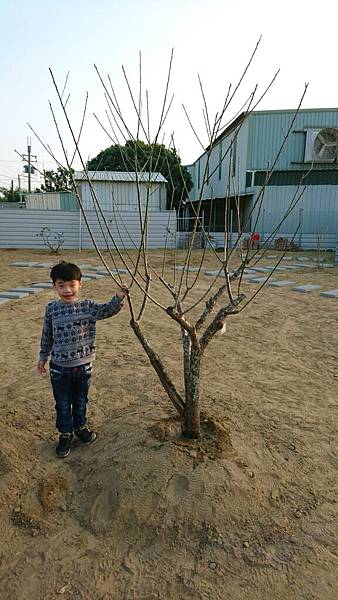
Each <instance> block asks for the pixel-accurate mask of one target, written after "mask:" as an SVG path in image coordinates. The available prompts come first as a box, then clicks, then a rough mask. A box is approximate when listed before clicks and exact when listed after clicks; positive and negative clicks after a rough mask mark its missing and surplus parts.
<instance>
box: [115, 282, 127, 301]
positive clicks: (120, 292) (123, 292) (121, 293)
mask: <svg viewBox="0 0 338 600" xmlns="http://www.w3.org/2000/svg"><path fill="white" fill-rule="evenodd" d="M127 294H129V289H128V286H127V285H126V284H125V283H121V285H120V286H119V287H118V288H117V291H116V296H117V297H118V298H120V299H121V300H123V298H124V297H125V296H127Z"/></svg>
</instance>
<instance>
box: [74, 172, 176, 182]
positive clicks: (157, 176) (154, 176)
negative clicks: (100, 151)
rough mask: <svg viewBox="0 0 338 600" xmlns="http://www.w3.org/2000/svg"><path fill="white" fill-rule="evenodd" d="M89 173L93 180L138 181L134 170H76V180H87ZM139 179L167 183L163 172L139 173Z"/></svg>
mask: <svg viewBox="0 0 338 600" xmlns="http://www.w3.org/2000/svg"><path fill="white" fill-rule="evenodd" d="M87 175H88V177H89V179H90V180H91V181H136V175H137V174H136V173H135V172H134V171H131V172H129V171H88V172H87V174H86V173H85V172H84V171H75V173H74V179H75V181H86V180H87ZM138 181H143V182H149V181H150V182H151V183H154V182H156V183H167V180H166V179H165V177H163V175H162V174H161V173H155V172H154V173H146V172H142V173H138Z"/></svg>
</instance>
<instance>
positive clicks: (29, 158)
mask: <svg viewBox="0 0 338 600" xmlns="http://www.w3.org/2000/svg"><path fill="white" fill-rule="evenodd" d="M31 143H32V142H31V138H27V154H21V153H20V152H18V151H17V150H14V152H16V153H17V154H18V155H19V156H21V158H22V160H23V161H24V162H26V163H27V164H26V165H24V171H25V173H27V175H28V193H29V194H30V193H31V191H32V190H31V188H32V186H31V175H32V174H33V175H34V173H35V170H36V169H35V167H33V166H32V163H36V162H38V159H37V156H36V155H35V154H32V146H31Z"/></svg>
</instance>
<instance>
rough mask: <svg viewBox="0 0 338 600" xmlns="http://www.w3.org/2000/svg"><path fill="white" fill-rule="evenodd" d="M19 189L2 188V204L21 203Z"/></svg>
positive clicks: (0, 193) (0, 196)
mask: <svg viewBox="0 0 338 600" xmlns="http://www.w3.org/2000/svg"><path fill="white" fill-rule="evenodd" d="M20 200H21V198H20V192H19V188H16V189H13V188H10V189H8V188H4V187H0V202H20Z"/></svg>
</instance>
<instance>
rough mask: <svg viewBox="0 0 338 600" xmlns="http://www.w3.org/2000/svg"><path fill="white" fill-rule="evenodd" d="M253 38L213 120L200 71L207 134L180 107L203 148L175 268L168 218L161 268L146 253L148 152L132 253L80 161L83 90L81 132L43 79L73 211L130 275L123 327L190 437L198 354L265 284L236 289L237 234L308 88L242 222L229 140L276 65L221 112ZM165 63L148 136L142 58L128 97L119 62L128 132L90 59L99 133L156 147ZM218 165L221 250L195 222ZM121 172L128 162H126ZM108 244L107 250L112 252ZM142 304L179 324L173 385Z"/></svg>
mask: <svg viewBox="0 0 338 600" xmlns="http://www.w3.org/2000/svg"><path fill="white" fill-rule="evenodd" d="M258 44H259V42H258ZM258 44H257V46H256V48H255V49H254V51H253V53H252V55H251V56H250V59H249V61H248V64H247V65H246V66H245V68H244V70H243V73H242V75H241V76H240V78H239V80H238V82H237V83H236V84H235V85H234V86H229V88H228V90H227V92H226V96H225V99H224V101H223V102H222V105H221V108H220V110H219V111H218V112H217V113H216V115H215V116H214V117H213V118H211V116H210V111H209V108H208V104H207V100H206V94H205V92H204V88H203V85H202V82H201V80H200V78H199V87H200V93H201V101H202V114H203V119H204V126H205V132H206V136H207V143H206V144H205V143H203V142H201V137H202V136H201V134H198V133H197V128H196V127H195V126H194V125H193V123H192V119H191V117H190V116H189V112H188V110H187V109H186V107H183V109H184V112H185V114H186V116H187V121H188V126H189V127H190V128H191V129H192V131H193V133H194V135H195V136H196V139H197V140H198V142H199V143H200V144H201V146H202V148H203V151H205V164H204V168H203V172H202V173H201V187H200V190H199V196H198V199H197V201H196V202H191V201H190V200H189V199H188V194H186V195H184V194H182V198H181V202H180V206H179V210H180V207H181V206H182V205H183V203H186V204H187V205H188V206H189V209H190V213H191V215H192V216H193V225H192V228H191V231H190V233H189V241H188V243H187V247H186V250H185V256H184V260H183V265H180V270H178V267H179V265H177V235H178V234H177V232H176V230H175V231H173V230H172V227H171V226H170V224H169V221H168V227H167V234H166V241H165V244H164V249H163V260H162V267H161V268H160V269H158V268H155V267H154V265H153V264H152V256H151V253H149V250H148V247H147V230H148V223H149V211H150V203H151V176H152V174H153V173H154V172H156V160H155V157H154V156H153V155H152V154H150V157H149V156H147V157H145V159H144V160H142V159H140V156H142V154H140V152H135V160H134V176H135V179H136V183H135V186H136V190H137V201H138V217H139V228H140V243H139V244H138V245H137V248H136V250H137V251H136V253H131V252H129V251H128V248H127V247H126V244H125V243H124V242H123V236H122V235H119V234H118V235H117V236H116V235H115V236H114V235H112V231H111V221H112V219H110V220H109V219H107V218H106V216H105V214H104V212H103V210H102V208H101V206H100V202H99V199H98V198H97V194H96V192H95V189H94V186H93V185H92V181H91V177H90V175H89V173H88V171H87V169H86V162H85V160H84V159H83V155H82V153H81V150H80V137H81V132H82V126H83V121H84V115H85V111H86V106H87V98H86V102H85V108H84V115H83V119H82V124H81V129H80V133H79V134H78V135H76V133H75V131H74V128H73V125H72V123H71V120H70V117H69V112H68V108H67V106H66V105H67V102H64V100H63V95H64V91H65V90H64V89H63V92H62V93H61V92H60V87H59V86H58V84H57V82H56V81H55V78H54V75H53V73H52V71H51V77H52V80H53V84H54V86H55V90H56V93H57V97H58V101H59V103H60V107H61V110H62V113H63V117H64V119H65V123H66V126H67V129H68V132H69V133H70V135H71V139H72V143H73V149H72V151H71V152H70V153H69V152H67V149H66V148H65V144H64V141H63V140H64V136H63V135H62V133H61V128H60V125H59V122H58V120H57V118H56V115H55V111H54V109H53V107H52V105H51V104H50V109H51V113H52V116H53V120H54V124H55V127H56V130H57V132H58V136H59V140H60V143H61V147H62V150H63V156H64V159H63V160H64V161H65V167H64V168H66V169H67V171H69V172H70V174H71V178H72V185H73V189H74V193H75V194H76V195H77V198H78V202H79V206H80V210H81V211H82V213H83V217H84V220H85V222H86V224H87V227H88V231H89V233H90V236H91V239H92V242H93V245H94V247H95V249H96V251H97V253H98V255H99V256H100V259H101V261H102V263H103V264H104V266H105V267H106V269H107V271H108V272H109V273H110V275H111V277H112V279H113V280H114V281H115V282H116V283H117V284H119V279H118V275H116V274H115V273H114V272H113V271H112V269H111V266H110V261H112V263H113V266H114V269H115V267H116V263H115V260H116V256H118V258H119V260H120V261H121V262H122V264H123V266H124V268H125V269H126V270H127V272H128V274H129V282H128V283H129V289H130V293H129V295H128V306H129V311H130V325H131V328H132V330H133V331H134V333H135V335H136V337H137V338H138V340H139V342H140V344H141V346H142V348H143V349H144V351H145V353H146V354H147V356H148V358H149V361H150V363H151V365H152V366H153V368H154V369H155V371H156V373H157V375H158V377H159V380H160V382H161V384H162V386H163V388H164V390H165V391H166V393H167V395H168V397H169V398H170V400H171V402H172V404H173V405H174V407H175V408H176V410H177V411H178V413H179V415H180V417H181V423H182V433H183V435H185V436H187V437H190V438H197V437H199V435H200V428H201V423H200V421H201V419H200V413H201V408H200V389H199V384H200V373H201V365H202V359H203V357H204V354H205V350H206V348H207V347H208V345H209V343H210V342H211V340H212V339H213V338H214V337H215V335H216V334H217V333H224V331H225V326H226V321H227V319H228V318H229V317H232V316H233V315H236V314H239V313H242V312H243V311H244V310H245V308H246V307H247V306H248V305H249V304H250V302H251V301H252V300H253V298H255V297H256V296H257V294H259V293H260V292H261V290H262V288H263V286H264V285H265V283H266V282H265V283H264V284H262V285H260V286H259V288H258V289H257V290H256V291H255V292H254V293H250V294H249V296H248V295H247V293H244V291H243V285H242V284H243V274H244V272H245V269H246V268H247V267H248V265H254V264H256V263H257V262H258V260H259V256H258V252H257V250H254V249H253V248H252V245H251V241H250V239H249V241H248V243H247V244H246V248H245V250H244V248H243V243H242V242H243V239H244V232H245V231H246V230H247V225H248V222H249V221H250V220H253V225H252V227H251V229H252V231H254V230H255V228H256V224H257V221H258V218H259V215H260V212H261V210H262V203H263V199H264V193H265V189H266V186H267V184H268V183H269V181H270V178H271V176H272V174H273V172H274V169H275V166H276V163H277V160H278V158H279V156H280V154H281V152H282V150H283V148H284V146H285V144H286V141H287V139H288V136H289V134H290V132H291V130H292V127H293V124H294V121H295V118H296V115H297V112H298V110H299V108H300V105H301V102H302V99H303V97H304V94H305V91H306V86H305V90H304V93H303V95H302V98H301V101H300V103H299V106H298V109H297V110H296V111H295V114H294V116H293V118H292V119H291V120H290V125H289V128H288V130H287V131H286V132H285V133H284V135H283V140H282V143H281V146H280V148H279V150H278V153H277V154H276V156H275V158H274V160H273V162H272V164H271V165H270V167H269V169H268V171H267V174H266V179H265V182H264V184H263V186H262V188H261V190H260V192H259V194H258V196H257V197H256V200H255V202H254V205H253V206H252V207H251V210H250V214H248V215H247V216H246V220H245V222H241V212H240V197H239V191H240V190H239V183H238V182H236V181H235V179H234V178H233V177H232V165H233V162H234V161H235V160H236V157H235V156H234V145H235V142H236V139H237V137H238V136H239V134H240V131H241V128H242V127H243V124H244V123H245V121H246V119H247V118H248V116H249V115H250V114H251V112H252V111H253V110H254V109H255V108H256V107H257V105H258V103H259V102H260V100H261V99H262V98H263V97H264V96H265V94H266V93H267V92H268V90H269V89H270V87H271V85H272V84H273V83H274V81H275V79H276V76H277V73H276V74H274V76H273V77H272V79H271V81H270V82H269V83H268V84H267V85H266V87H265V89H263V91H262V92H261V93H260V94H258V88H257V86H255V88H254V89H253V90H251V91H250V93H249V94H248V95H247V98H246V100H245V101H244V103H243V105H242V107H241V109H240V110H239V111H238V113H237V114H235V115H233V116H232V119H230V120H229V118H228V114H229V111H230V110H231V107H232V104H233V102H234V98H235V96H237V94H238V91H239V90H240V89H241V86H242V84H243V80H244V78H245V75H246V73H247V71H248V69H249V67H250V65H251V62H252V60H253V57H254V55H255V53H256V51H257V47H258ZM172 61H173V55H171V59H170V63H169V69H168V76H167V80H166V84H165V91H164V96H163V102H162V106H161V109H160V116H159V120H158V123H157V125H156V128H155V130H154V131H153V133H152V134H151V121H150V110H149V94H148V91H145V92H143V86H142V64H141V58H140V63H139V86H138V91H137V93H136V95H134V93H133V91H132V88H131V85H130V83H129V79H128V76H127V73H126V70H125V69H124V68H123V75H124V78H125V82H126V85H127V89H128V92H129V95H130V99H131V104H132V107H133V111H134V114H135V117H136V128H135V129H136V130H135V133H133V131H132V127H131V126H130V125H129V124H128V123H127V121H126V117H125V115H124V114H123V111H122V109H121V105H120V102H119V99H118V96H117V93H116V91H115V89H114V87H113V85H112V82H111V79H110V77H109V76H108V79H107V81H105V80H104V79H103V77H102V76H101V74H100V72H99V70H98V69H97V67H95V68H96V71H97V74H98V77H99V80H100V82H101V85H102V87H103V91H104V95H105V99H106V103H107V110H106V121H107V123H104V122H103V121H102V119H100V118H99V117H98V116H97V115H95V118H96V120H97V121H98V123H99V124H100V126H101V127H102V128H103V130H104V131H105V132H106V134H107V136H108V137H109V139H110V140H111V141H112V142H113V143H114V144H119V145H122V144H121V142H122V143H123V142H125V141H126V140H127V139H128V140H133V141H134V143H135V148H138V141H139V140H140V139H141V137H142V138H143V139H144V140H145V141H146V142H147V144H153V145H154V146H155V144H157V143H158V141H159V139H160V137H161V136H162V143H163V139H164V125H165V123H166V119H167V116H168V113H169V111H170V109H171V106H172V101H173V96H172V95H171V94H170V92H169V90H170V76H171V70H172ZM67 78H68V76H67ZM68 97H69V96H68ZM67 100H68V98H67ZM230 122H231V123H233V124H234V126H233V128H232V130H231V136H229V138H227V144H226V147H225V148H224V151H222V152H221V153H220V154H219V155H218V158H217V160H216V162H215V160H214V152H213V151H214V149H215V147H216V146H217V144H218V140H219V137H220V136H221V134H222V133H223V132H224V131H225V129H226V127H227V126H228V125H229V123H230ZM31 129H32V128H31ZM32 130H33V129H32ZM33 131H34V130H33ZM34 133H35V132H34ZM36 135H37V134H36ZM37 137H38V139H39V140H40V141H41V143H42V144H43V145H44V147H45V148H46V149H47V151H48V152H49V153H50V154H51V156H53V157H54V158H55V155H54V154H53V153H52V151H51V150H50V148H49V146H47V145H46V144H44V143H43V142H42V140H41V139H40V138H39V136H37ZM204 137H205V134H204ZM169 144H172V145H173V146H174V136H173V134H171V135H170V137H169ZM140 147H141V144H140ZM138 149H139V148H138ZM75 154H76V155H77V157H78V159H79V161H80V163H81V165H82V168H83V171H84V173H85V175H86V180H87V182H88V184H89V187H90V190H91V196H92V201H93V205H94V208H95V211H96V215H97V219H98V222H99V223H100V228H101V231H102V234H103V236H104V239H105V244H106V248H107V250H108V251H109V259H106V257H105V256H104V255H103V253H102V251H101V249H100V248H99V246H98V243H97V241H96V239H95V237H94V235H93V232H92V230H91V227H90V224H89V221H88V217H87V214H86V210H85V209H84V206H83V203H82V199H81V196H80V195H79V192H78V189H77V187H76V185H75V181H74V177H73V174H72V169H71V166H72V161H73V159H74V155H75ZM69 155H73V158H72V159H71V160H70V159H69V158H68V156H69ZM122 159H123V156H122ZM57 162H58V164H59V165H61V162H59V161H57ZM129 164H130V163H129ZM220 165H227V169H228V181H227V184H226V189H225V190H224V192H225V216H224V250H223V251H222V255H220V254H219V253H218V252H216V251H215V249H214V247H213V244H212V240H211V239H210V236H209V233H208V227H207V226H206V224H205V223H203V220H202V216H201V206H202V200H203V198H204V190H205V188H206V186H207V185H208V184H209V182H210V179H211V177H212V175H213V173H214V172H215V171H216V170H217V169H218V168H219V167H220ZM126 170H128V169H127V168H126ZM144 178H146V180H147V182H148V192H147V195H146V199H145V200H144V199H143V198H142V196H141V191H140V182H141V179H142V180H143V181H144ZM303 192H304V185H303V180H302V181H301V182H300V184H299V186H298V188H297V190H296V192H295V194H294V195H293V197H292V198H290V204H289V207H288V210H287V211H286V213H285V215H284V216H283V218H282V219H281V220H280V222H279V223H278V224H277V226H276V228H275V230H274V231H273V232H272V233H271V234H270V236H269V237H268V238H267V239H266V240H262V243H261V247H260V252H261V253H262V252H263V254H264V250H265V248H268V247H269V245H271V243H272V242H273V240H274V238H275V236H276V235H277V233H278V231H279V229H280V226H281V225H282V223H283V222H284V220H285V219H286V218H287V217H288V215H289V214H290V213H291V211H292V210H293V209H294V208H295V206H296V205H297V203H298V201H299V199H300V197H301V196H302V194H303ZM231 198H232V201H233V202H234V201H235V205H236V211H237V221H238V235H237V238H236V240H235V241H234V240H232V239H231V235H230V234H229V219H230V199H231ZM212 201H213V200H212V198H211V200H210V202H211V203H212ZM118 217H119V213H118V206H115V208H114V216H113V220H115V221H116V223H117V222H118ZM120 226H121V228H124V227H125V225H124V223H123V221H121V219H120ZM296 233H297V231H295V235H296ZM198 236H202V238H203V245H204V249H203V250H202V251H201V252H199V253H198V264H197V267H196V266H195V267H194V269H193V268H192V263H193V260H194V264H196V258H194V252H195V250H194V249H195V245H196V239H197V237H198ZM130 241H131V246H133V245H134V246H135V241H134V240H133V239H131V240H130ZM128 245H129V244H128ZM112 250H114V252H113V251H112ZM207 252H208V253H209V252H212V253H213V254H214V257H215V260H216V261H217V264H218V268H217V271H216V273H215V276H214V277H212V279H211V280H209V282H208V285H207V286H206V289H204V291H203V292H200V291H199V290H200V287H198V286H197V283H198V282H199V281H200V278H201V275H202V269H203V264H204V262H205V258H206V253H207ZM282 258H283V255H281V256H280V259H279V260H278V262H277V263H276V264H275V265H274V268H273V269H272V271H271V273H270V275H269V277H271V276H272V275H273V273H274V269H275V268H276V267H277V266H278V264H279V262H280V261H281V260H282ZM172 264H174V268H173V267H172ZM269 277H268V278H267V280H268V279H269ZM155 281H156V282H157V283H160V284H161V286H162V289H163V294H160V295H156V294H155V293H154V291H153V282H155ZM133 286H137V287H138V288H139V290H140V291H141V301H140V302H139V303H138V304H137V305H136V301H135V295H134V294H133V293H132V291H133ZM157 287H158V286H156V288H157ZM168 297H170V298H171V301H170V305H169V306H168V302H166V301H165V298H168ZM149 303H153V304H155V305H156V306H157V307H158V308H159V309H160V311H161V314H162V317H159V318H158V320H157V321H156V322H155V323H154V327H155V328H158V329H160V328H161V320H162V319H165V318H169V319H172V320H173V321H174V322H175V323H177V326H178V327H179V328H180V332H181V340H182V350H181V351H180V353H182V355H183V359H182V365H183V366H182V370H183V376H182V383H181V384H177V383H176V382H174V381H173V379H172V377H171V376H170V374H169V373H168V370H167V368H166V366H165V364H164V361H163V358H162V357H160V356H159V355H158V353H157V352H156V349H155V348H154V347H153V345H152V344H151V343H150V341H149V340H148V338H147V335H146V332H145V330H144V329H143V327H142V318H143V316H144V314H145V311H146V310H147V306H148V305H149Z"/></svg>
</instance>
